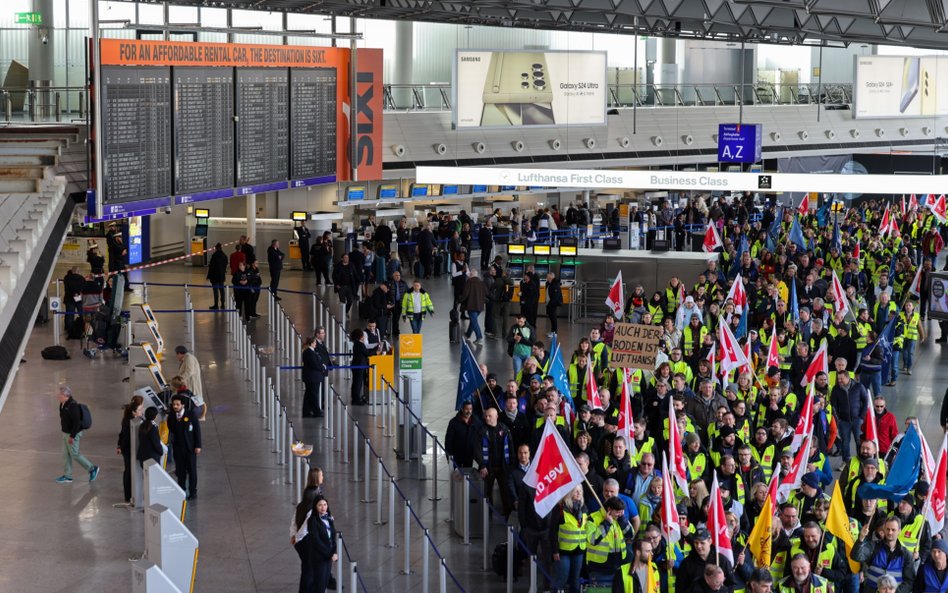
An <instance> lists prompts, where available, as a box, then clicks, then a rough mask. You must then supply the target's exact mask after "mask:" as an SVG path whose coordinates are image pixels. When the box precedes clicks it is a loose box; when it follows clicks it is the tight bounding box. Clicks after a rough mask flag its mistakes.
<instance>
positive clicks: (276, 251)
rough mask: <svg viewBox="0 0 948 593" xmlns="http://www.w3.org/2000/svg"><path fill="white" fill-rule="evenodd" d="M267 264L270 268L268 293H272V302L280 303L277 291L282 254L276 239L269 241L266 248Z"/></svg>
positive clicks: (281, 266)
mask: <svg viewBox="0 0 948 593" xmlns="http://www.w3.org/2000/svg"><path fill="white" fill-rule="evenodd" d="M267 264H268V265H269V266H270V292H272V293H273V300H275V301H280V300H282V299H281V298H280V295H278V294H277V290H279V288H280V274H281V273H282V272H283V252H282V251H280V242H279V241H278V240H276V239H274V240H272V241H270V246H269V247H267Z"/></svg>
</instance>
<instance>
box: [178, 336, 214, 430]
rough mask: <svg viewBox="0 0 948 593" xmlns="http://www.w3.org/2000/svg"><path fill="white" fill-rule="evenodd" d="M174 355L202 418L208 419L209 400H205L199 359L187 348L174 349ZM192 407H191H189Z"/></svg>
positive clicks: (179, 373)
mask: <svg viewBox="0 0 948 593" xmlns="http://www.w3.org/2000/svg"><path fill="white" fill-rule="evenodd" d="M174 355H175V357H176V358H177V359H178V376H179V377H181V381H182V382H183V383H184V384H185V385H186V386H187V388H188V389H189V390H191V396H192V397H191V400H192V401H193V402H194V405H195V407H197V408H198V409H199V411H200V414H201V416H200V418H201V420H204V419H205V418H206V417H207V400H206V399H205V398H204V381H203V380H202V379H201V363H200V361H198V359H197V357H196V356H194V355H193V354H191V353H190V352H188V348H187V346H182V345H178V346H175V347H174ZM189 407H190V406H189Z"/></svg>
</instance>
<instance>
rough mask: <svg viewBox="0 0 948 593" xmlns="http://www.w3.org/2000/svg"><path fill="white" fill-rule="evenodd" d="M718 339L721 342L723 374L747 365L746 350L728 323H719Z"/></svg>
mask: <svg viewBox="0 0 948 593" xmlns="http://www.w3.org/2000/svg"><path fill="white" fill-rule="evenodd" d="M718 338H719V339H720V342H721V370H722V372H723V374H725V375H726V374H727V373H730V372H731V371H732V370H734V369H736V368H738V367H740V366H742V365H745V364H747V362H748V361H747V357H746V356H744V350H743V349H742V348H741V345H740V344H739V343H738V341H737V339H736V338H735V337H734V334H733V333H731V328H729V327H728V326H727V324H726V323H722V322H721V321H720V320H719V321H718Z"/></svg>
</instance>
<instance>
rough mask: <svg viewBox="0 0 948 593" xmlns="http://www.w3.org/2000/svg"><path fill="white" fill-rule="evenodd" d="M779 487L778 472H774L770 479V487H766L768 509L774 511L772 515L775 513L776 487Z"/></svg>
mask: <svg viewBox="0 0 948 593" xmlns="http://www.w3.org/2000/svg"><path fill="white" fill-rule="evenodd" d="M779 485H780V472H779V471H775V472H774V475H773V477H772V478H770V486H768V487H767V498H769V499H770V508H771V509H773V510H774V514H776V511H777V487H778V486H779Z"/></svg>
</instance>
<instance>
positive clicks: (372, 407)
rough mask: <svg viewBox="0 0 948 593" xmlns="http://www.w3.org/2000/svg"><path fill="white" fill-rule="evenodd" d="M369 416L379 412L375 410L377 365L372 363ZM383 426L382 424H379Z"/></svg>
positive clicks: (370, 369)
mask: <svg viewBox="0 0 948 593" xmlns="http://www.w3.org/2000/svg"><path fill="white" fill-rule="evenodd" d="M369 377H370V379H371V380H370V381H369V416H375V415H376V414H378V412H376V411H375V404H376V403H377V401H376V399H375V365H372V366H371V367H370V368H369ZM379 426H381V425H379Z"/></svg>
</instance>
